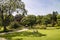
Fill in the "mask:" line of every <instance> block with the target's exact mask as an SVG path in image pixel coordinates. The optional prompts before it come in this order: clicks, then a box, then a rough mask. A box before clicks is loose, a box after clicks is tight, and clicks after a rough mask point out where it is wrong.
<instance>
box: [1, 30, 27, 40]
mask: <svg viewBox="0 0 60 40" xmlns="http://www.w3.org/2000/svg"><path fill="white" fill-rule="evenodd" d="M27 30H28V29H22V30H16V31H13V32H8V33H14V32H22V31H27ZM8 33H0V35H3V34H8ZM0 40H7V39H5V38H0Z"/></svg>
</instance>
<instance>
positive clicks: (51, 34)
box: [0, 29, 60, 40]
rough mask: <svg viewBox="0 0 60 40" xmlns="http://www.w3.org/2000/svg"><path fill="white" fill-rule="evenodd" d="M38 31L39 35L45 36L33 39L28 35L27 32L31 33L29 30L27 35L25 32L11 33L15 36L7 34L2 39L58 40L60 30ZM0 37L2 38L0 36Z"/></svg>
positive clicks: (59, 38) (59, 39)
mask: <svg viewBox="0 0 60 40" xmlns="http://www.w3.org/2000/svg"><path fill="white" fill-rule="evenodd" d="M38 31H39V33H42V34H45V35H46V36H41V37H33V36H31V35H30V34H29V33H28V32H32V30H29V31H28V32H27V33H26V32H22V33H13V34H15V35H13V34H12V35H11V34H8V35H3V37H10V38H11V37H12V39H11V40H14V39H16V40H17V39H21V40H60V30H57V29H55V30H39V29H38ZM16 34H17V35H16ZM24 35H25V36H24ZM26 35H27V36H26ZM32 35H33V34H32ZM0 36H1V37H2V35H0Z"/></svg>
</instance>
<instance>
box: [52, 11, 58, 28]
mask: <svg viewBox="0 0 60 40" xmlns="http://www.w3.org/2000/svg"><path fill="white" fill-rule="evenodd" d="M57 14H58V12H57V11H56V12H54V11H53V14H52V27H54V25H55V24H56V23H57Z"/></svg>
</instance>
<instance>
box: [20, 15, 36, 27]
mask: <svg viewBox="0 0 60 40" xmlns="http://www.w3.org/2000/svg"><path fill="white" fill-rule="evenodd" d="M35 23H36V16H35V15H28V16H26V17H24V18H22V20H21V24H22V25H24V26H26V25H28V26H31V28H32V26H33V25H34V24H35Z"/></svg>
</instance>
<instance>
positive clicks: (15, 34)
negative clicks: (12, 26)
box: [0, 31, 46, 40]
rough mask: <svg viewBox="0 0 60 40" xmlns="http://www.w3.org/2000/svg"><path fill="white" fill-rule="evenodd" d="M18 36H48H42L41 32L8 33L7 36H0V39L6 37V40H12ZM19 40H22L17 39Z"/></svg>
mask: <svg viewBox="0 0 60 40" xmlns="http://www.w3.org/2000/svg"><path fill="white" fill-rule="evenodd" d="M16 36H19V37H42V36H46V34H42V33H39V32H27V31H24V32H16V33H7V34H3V35H0V37H4V38H7V39H10V40H11V38H12V37H16ZM17 40H20V39H17ZM21 40H22V39H21Z"/></svg>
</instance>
